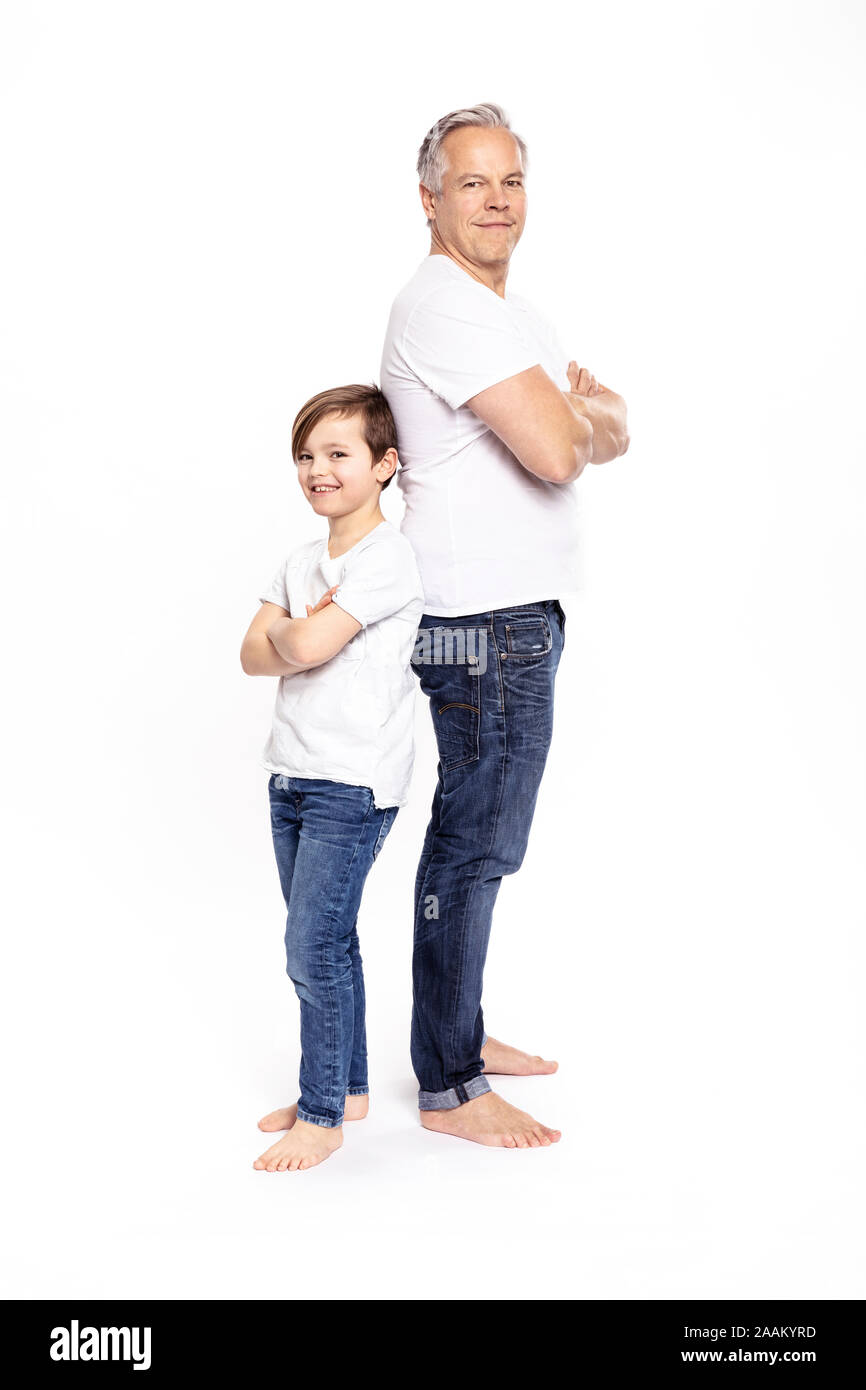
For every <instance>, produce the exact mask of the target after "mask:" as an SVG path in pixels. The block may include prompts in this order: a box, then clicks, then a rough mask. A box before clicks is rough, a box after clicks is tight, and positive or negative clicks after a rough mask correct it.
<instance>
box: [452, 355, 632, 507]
mask: <svg viewBox="0 0 866 1390" xmlns="http://www.w3.org/2000/svg"><path fill="white" fill-rule="evenodd" d="M568 380H569V384H570V386H571V390H569V391H561V390H560V389H559V387H558V386H557V385H556V383H555V382H554V381H553V379H552V378H551V377H550V376H548V374H547V372H546V371H545V370H544V368H543V367H542V366H540V365H539V366H536V367H529V368H528V369H527V370H526V371H525V372H518V373H517V375H516V376H512V377H508V379H507V380H506V381H498V382H497V383H496V385H495V386H488V387H487V388H486V390H484V391H479V392H478V395H477V396H473V397H472V399H471V400H469V401H467V405H468V406H469V407H470V409H471V410H474V411H475V414H476V415H477V416H478V417H479V418H480V419H482V420H483V421H484V423H485V425H488V426H489V427H490V429H492V430H493V432H494V434H497V435H498V436H499V438H500V439H501V440H502V441H503V442H504V443H505V444H506V445H507V446H508V448H509V449H510V450H511V452H512V453H513V454H514V455H515V457H516V458H517V459H518V461H519V462H520V463H521V464H522V465H523V467H524V468H526V469H528V471H529V472H530V473H534V474H535V476H536V477H537V478H543V479H544V480H545V482H549V483H570V482H573V481H574V479H575V478H579V477H580V475H581V473H582V472H583V470H584V468H585V467H586V465H587V464H588V463H609V462H610V460H611V459H614V458H617V457H618V456H619V455H620V454H624V453H625V451H626V449H627V448H628V445H629V436H628V426H627V422H626V404H625V401H624V400H623V398H622V396H618V395H617V394H616V392H615V391H611V390H609V388H608V387H606V386H601V385H600V384H599V383H598V382H597V381H596V380H595V377H594V376H592V374H591V373H590V372H589V371H587V369H586V367H578V365H577V363H576V362H569V364H568Z"/></svg>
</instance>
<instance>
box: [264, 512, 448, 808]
mask: <svg viewBox="0 0 866 1390" xmlns="http://www.w3.org/2000/svg"><path fill="white" fill-rule="evenodd" d="M334 584H337V585H339V588H338V589H337V592H336V594H334V596H333V600H332V602H334V603H336V604H338V605H339V607H340V608H342V609H344V610H345V611H346V612H347V613H351V615H352V617H353V618H357V620H358V622H359V623H361V631H360V632H358V633H356V634H355V636H354V637H353V638H352V639H351V641H349V642H347V643H346V645H345V646H344V647H343V648H342V650H341V651H339V652H337V654H336V656H334V657H332V658H331V660H330V661H326V662H325V663H324V665H322V666H316V667H314V668H313V669H312V670H310V671H299V672H298V673H297V674H296V675H293V676H281V677H280V683H279V686H278V688H277V696H276V701H275V704H274V719H273V726H272V728H271V734H270V738H269V739H268V741H267V743H266V744H265V748H264V755H263V759H262V761H263V764H264V766H265V767H266V768H267V769H268V771H270V772H281V773H283V775H284V776H288V777H317V778H327V780H328V781H331V782H347V783H349V785H350V786H355V787H370V789H371V790H372V792H373V801H374V804H375V805H376V806H377V807H379V808H380V809H381V808H382V807H385V806H402V805H404V804H405V802H406V800H407V798H408V793H409V783H410V780H411V777H412V765H413V761H414V754H415V747H414V708H415V705H414V702H415V688H416V685H417V682H416V680H415V677H414V675H413V673H412V669H411V666H410V661H411V658H412V652H413V650H414V646H415V638H416V635H417V631H418V622H419V619H420V617H421V614H422V612H423V611H424V591H423V589H422V587H421V579H420V576H419V574H418V566H417V564H416V561H415V556H414V554H413V552H412V547H411V545H410V544H409V542H408V541H407V540H406V538H405V537H404V536H401V534H400V532H399V531H398V530H397V528H396V527H395V526H392V524H391V522H390V521H381V522H380V523H379V525H378V526H376V527H375V528H374V529H373V530H372V531H370V532H368V533H367V535H366V536H364V537H363V538H362V539H361V540H359V541H358V543H357V545H353V546H352V548H351V550H347V551H346V552H345V554H343V555H340V556H338V557H337V559H336V560H332V559H331V558H330V556H329V555H328V541H327V539H325V540H317V541H310V542H309V543H308V544H306V545H302V546H299V547H298V549H297V550H293V551H292V553H291V554H290V555H289V558H288V559H287V560H286V561H285V562H284V563H283V564H282V565H281V566H280V568H279V570H278V571H277V573H276V574H275V576H274V579H273V582H272V583H271V586H270V588H269V589H267V590H265V591H264V592H263V593H261V594H260V595H259V598H260V599H261V600H262V601H263V602H268V603H278V604H279V605H280V606H281V607H282V608H285V609H287V610H288V612H289V614H290V616H291V617H293V618H304V617H306V614H307V610H306V605H307V604H308V603H309V604H311V605H315V604H317V603H318V601H319V599H320V598H321V597H322V596H323V594H325V593H326V591H327V590H328V589H330V588H331V587H332V586H333V585H334Z"/></svg>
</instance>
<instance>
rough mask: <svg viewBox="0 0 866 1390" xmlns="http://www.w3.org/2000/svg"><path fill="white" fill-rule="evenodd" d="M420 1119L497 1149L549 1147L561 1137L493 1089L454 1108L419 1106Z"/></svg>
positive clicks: (430, 1126) (428, 1126)
mask: <svg viewBox="0 0 866 1390" xmlns="http://www.w3.org/2000/svg"><path fill="white" fill-rule="evenodd" d="M421 1123H422V1125H423V1126H424V1128H425V1129H434V1130H436V1131H438V1133H439V1134H453V1135H454V1137H455V1138H456V1139H472V1140H474V1141H475V1143H476V1144H487V1145H489V1146H490V1147H491V1148H499V1149H542V1148H549V1146H550V1145H551V1144H556V1143H558V1142H559V1140H560V1139H561V1138H562V1135H561V1133H560V1131H559V1130H558V1129H548V1127H547V1125H542V1124H539V1122H538V1120H533V1118H532V1116H531V1115H527V1114H526V1111H525V1110H518V1109H517V1107H516V1106H515V1105H509V1104H508V1101H507V1100H503V1099H502V1097H501V1096H498V1095H497V1094H496V1092H495V1091H487V1092H485V1094H484V1095H483V1096H476V1097H475V1099H474V1100H467V1101H466V1102H465V1104H463V1105H458V1106H456V1107H455V1109H453V1110H422V1111H421Z"/></svg>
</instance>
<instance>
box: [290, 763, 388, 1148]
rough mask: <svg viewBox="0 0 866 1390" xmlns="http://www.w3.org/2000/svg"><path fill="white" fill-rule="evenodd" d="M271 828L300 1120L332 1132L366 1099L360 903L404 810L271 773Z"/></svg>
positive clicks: (340, 787) (358, 792) (363, 792)
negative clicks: (297, 1046) (346, 1110)
mask: <svg viewBox="0 0 866 1390" xmlns="http://www.w3.org/2000/svg"><path fill="white" fill-rule="evenodd" d="M268 795H269V797H270V803H271V831H272V833H273V839H274V852H275V854H276V858H277V868H278V870H279V875H280V885H281V887H282V890H283V897H284V898H285V901H286V908H287V909H288V915H287V917H286V936H285V940H286V972H287V974H288V975H289V978H290V979H291V981H292V983H293V984H294V986H295V991H296V993H297V995H298V999H299V1000H300V1005H301V1074H300V1090H301V1094H300V1098H299V1100H298V1119H300V1120H306V1121H307V1122H308V1123H309V1124H314V1125H323V1126H324V1127H325V1128H327V1129H333V1128H335V1127H336V1126H338V1125H341V1124H342V1123H343V1106H344V1102H345V1098H346V1096H347V1095H353V1096H361V1095H366V1093H367V1090H368V1081H367V1034H366V1028H365V1021H364V974H363V969H362V965H361V952H360V948H359V944H358V908H359V907H360V903H361V893H362V891H363V888H364V881H365V879H366V877H367V874H368V873H369V871H370V866H371V865H372V863H373V860H374V859H375V858H376V856H377V854H378V853H379V850H380V849H381V848H382V845H383V844H384V843H385V837H386V836H387V834H388V831H389V830H390V829H391V826H392V825H393V824H394V820H395V818H396V816H397V811H398V809H399V807H397V806H387V807H385V808H383V809H381V810H378V809H377V808H376V807H375V806H374V805H373V793H372V791H371V790H370V788H369V787H353V786H349V785H348V784H347V783H345V782H330V781H326V780H318V779H316V778H312V777H285V776H283V775H282V774H279V773H274V774H273V775H272V776H271V778H270V780H269V781H268Z"/></svg>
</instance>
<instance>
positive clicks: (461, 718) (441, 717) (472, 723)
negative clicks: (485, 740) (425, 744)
mask: <svg viewBox="0 0 866 1390" xmlns="http://www.w3.org/2000/svg"><path fill="white" fill-rule="evenodd" d="M432 710H433V728H434V730H435V733H436V746H437V748H438V749H439V761H440V762H441V764H442V770H443V772H449V771H452V770H453V769H454V768H456V767H463V766H464V764H465V763H474V762H475V761H476V760H477V758H478V735H479V729H480V725H481V712H480V710H479V708H478V706H477V705H471V704H469V703H468V702H467V701H464V700H447V701H446V702H445V704H444V705H440V704H438V703H437V702H436V700H435V698H434V701H433V704H432Z"/></svg>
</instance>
